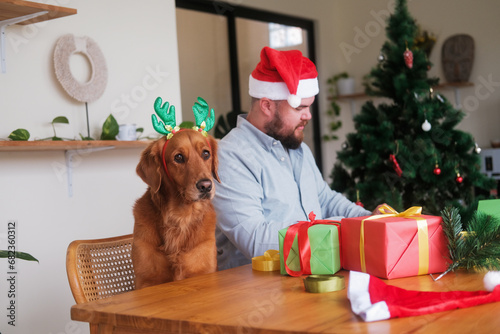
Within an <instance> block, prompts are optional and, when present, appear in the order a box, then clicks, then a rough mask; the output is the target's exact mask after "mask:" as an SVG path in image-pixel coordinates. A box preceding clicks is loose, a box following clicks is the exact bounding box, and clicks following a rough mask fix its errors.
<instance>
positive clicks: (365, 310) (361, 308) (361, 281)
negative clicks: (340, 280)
mask: <svg viewBox="0 0 500 334" xmlns="http://www.w3.org/2000/svg"><path fill="white" fill-rule="evenodd" d="M369 287H370V275H368V274H366V273H361V272H358V271H351V272H350V274H349V283H348V289H347V298H348V299H349V300H350V301H351V309H352V311H353V312H354V313H355V314H357V315H359V316H360V317H361V318H362V319H363V320H364V321H378V320H385V319H390V318H391V313H390V312H389V308H388V307H387V304H386V302H384V301H381V302H378V303H375V304H372V302H371V299H370V291H369Z"/></svg>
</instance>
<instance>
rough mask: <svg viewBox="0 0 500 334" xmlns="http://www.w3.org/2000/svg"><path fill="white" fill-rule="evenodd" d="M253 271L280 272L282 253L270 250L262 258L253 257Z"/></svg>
mask: <svg viewBox="0 0 500 334" xmlns="http://www.w3.org/2000/svg"><path fill="white" fill-rule="evenodd" d="M252 269H253V270H258V271H276V270H280V253H279V252H278V251H277V250H275V249H270V250H267V251H266V252H265V253H264V255H262V256H256V257H253V258H252Z"/></svg>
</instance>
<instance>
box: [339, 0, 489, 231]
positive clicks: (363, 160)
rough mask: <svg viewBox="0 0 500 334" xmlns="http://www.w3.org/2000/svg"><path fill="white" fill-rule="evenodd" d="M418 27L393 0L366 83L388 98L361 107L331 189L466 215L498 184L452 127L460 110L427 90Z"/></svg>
mask: <svg viewBox="0 0 500 334" xmlns="http://www.w3.org/2000/svg"><path fill="white" fill-rule="evenodd" d="M417 31H418V27H417V24H416V22H415V20H414V19H413V18H412V17H411V16H410V14H409V12H408V8H407V4H406V1H405V0H398V1H397V3H396V9H395V12H394V14H393V15H391V16H390V17H389V19H388V25H387V28H386V32H387V37H388V40H387V41H386V42H385V43H384V45H383V46H382V50H381V53H380V56H379V59H378V63H377V65H376V67H374V68H373V69H372V70H371V72H370V74H369V75H368V78H369V81H368V82H367V84H366V85H365V87H366V93H367V94H368V95H371V96H378V97H384V98H387V99H389V100H391V101H392V102H385V103H380V104H378V105H375V104H374V103H373V102H372V101H369V102H366V103H365V104H364V105H363V106H362V108H361V112H360V113H359V114H358V115H357V116H356V117H355V118H354V122H355V129H356V132H354V133H350V134H348V135H347V141H346V142H345V143H344V145H343V148H342V151H340V152H338V162H337V163H336V164H335V166H334V168H333V171H332V179H333V183H332V188H333V189H335V190H337V191H339V192H343V193H345V195H346V196H347V197H348V198H350V199H351V200H353V201H358V203H359V201H360V202H361V203H363V204H364V206H365V207H366V208H367V209H369V210H372V209H374V208H375V207H376V206H377V205H378V204H381V203H387V204H389V205H391V206H392V207H394V208H395V209H396V210H398V211H403V210H404V209H406V208H408V207H411V206H415V205H416V206H422V208H423V212H425V213H427V214H433V215H439V214H440V211H441V210H443V209H444V208H445V207H447V206H450V205H452V206H455V207H457V208H459V209H460V213H461V214H462V217H465V218H464V221H466V220H468V219H467V217H470V216H471V214H472V213H473V211H474V210H475V206H477V200H478V199H479V198H478V197H479V196H475V191H474V190H475V189H484V190H485V191H489V190H490V189H492V188H494V187H495V183H494V180H492V179H489V178H487V177H485V176H484V175H482V174H481V173H480V172H479V169H480V158H479V155H478V153H479V152H478V151H479V149H478V146H477V144H476V143H475V141H474V138H473V137H472V136H471V135H470V134H468V133H466V132H463V131H460V130H457V129H455V127H456V126H457V125H458V124H459V123H460V121H461V120H462V118H463V117H464V113H463V112H462V111H461V110H458V109H455V108H454V107H453V106H452V105H451V103H450V102H449V101H448V100H447V99H446V98H445V97H444V96H441V95H440V94H439V93H437V92H436V91H434V90H433V89H432V87H435V86H436V85H437V84H438V81H439V79H437V78H428V73H427V72H428V70H429V69H430V67H431V66H432V64H431V63H430V62H429V60H428V58H427V56H426V54H425V52H424V51H423V50H419V49H417V48H416V47H415V46H414V40H415V37H416V33H417ZM361 203H360V204H361Z"/></svg>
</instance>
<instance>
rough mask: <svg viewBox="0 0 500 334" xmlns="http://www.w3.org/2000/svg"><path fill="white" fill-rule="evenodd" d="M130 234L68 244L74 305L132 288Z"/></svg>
mask: <svg viewBox="0 0 500 334" xmlns="http://www.w3.org/2000/svg"><path fill="white" fill-rule="evenodd" d="M132 240H133V236H132V234H128V235H123V236H119V237H112V238H105V239H94V240H75V241H73V242H72V243H71V244H70V245H69V246H68V251H67V254H66V272H67V274H68V281H69V285H70V287H71V292H72V293H73V297H74V298H75V301H76V303H77V304H80V303H86V302H89V301H93V300H97V299H102V298H106V297H110V296H113V295H117V294H120V293H123V292H126V291H131V290H134V289H135V274H134V268H133V266H132V257H131V253H132Z"/></svg>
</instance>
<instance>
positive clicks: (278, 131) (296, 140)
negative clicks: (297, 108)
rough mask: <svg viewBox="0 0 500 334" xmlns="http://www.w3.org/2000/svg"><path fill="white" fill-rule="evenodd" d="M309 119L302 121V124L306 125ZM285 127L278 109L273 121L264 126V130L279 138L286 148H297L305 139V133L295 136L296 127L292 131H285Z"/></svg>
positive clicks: (269, 134)
mask: <svg viewBox="0 0 500 334" xmlns="http://www.w3.org/2000/svg"><path fill="white" fill-rule="evenodd" d="M306 124H307V121H305V122H303V123H301V124H300V125H303V126H305V125H306ZM282 128H283V120H282V119H281V116H280V114H279V112H278V111H276V112H275V113H274V118H273V119H272V121H271V122H269V123H267V124H266V125H265V126H264V130H265V131H266V134H267V135H268V136H271V137H273V138H274V139H276V140H279V141H280V142H281V144H282V145H283V147H284V148H286V149H292V150H294V149H297V148H299V147H300V144H302V141H303V140H304V133H303V132H301V134H300V136H295V129H296V128H293V129H291V130H290V131H287V132H284V130H283V129H282Z"/></svg>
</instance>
